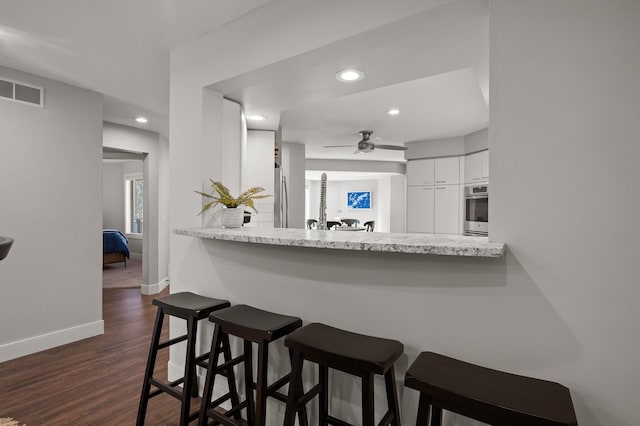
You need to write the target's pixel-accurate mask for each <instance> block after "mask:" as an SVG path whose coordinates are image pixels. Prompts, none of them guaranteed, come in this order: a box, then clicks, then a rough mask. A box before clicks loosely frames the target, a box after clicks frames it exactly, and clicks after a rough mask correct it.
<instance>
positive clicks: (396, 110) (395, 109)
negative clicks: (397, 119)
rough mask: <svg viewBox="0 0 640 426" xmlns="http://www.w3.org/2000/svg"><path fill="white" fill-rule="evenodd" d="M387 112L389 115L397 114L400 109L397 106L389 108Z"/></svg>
mask: <svg viewBox="0 0 640 426" xmlns="http://www.w3.org/2000/svg"><path fill="white" fill-rule="evenodd" d="M387 114H389V115H398V114H400V110H399V109H398V108H391V109H390V110H389V111H387Z"/></svg>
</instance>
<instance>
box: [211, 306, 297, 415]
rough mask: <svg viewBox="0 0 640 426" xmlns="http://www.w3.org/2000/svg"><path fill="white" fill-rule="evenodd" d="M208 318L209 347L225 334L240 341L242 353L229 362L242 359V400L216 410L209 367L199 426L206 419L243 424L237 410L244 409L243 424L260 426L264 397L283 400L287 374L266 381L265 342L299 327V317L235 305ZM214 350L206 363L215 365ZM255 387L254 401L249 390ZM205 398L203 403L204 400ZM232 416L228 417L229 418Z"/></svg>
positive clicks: (215, 354)
mask: <svg viewBox="0 0 640 426" xmlns="http://www.w3.org/2000/svg"><path fill="white" fill-rule="evenodd" d="M209 321H211V322H213V323H215V324H216V327H215V331H214V336H213V341H212V343H211V346H212V348H215V347H217V346H219V345H220V344H221V342H222V341H223V339H225V338H228V336H229V335H231V336H236V337H239V338H241V339H243V340H244V353H243V354H242V355H240V356H238V357H236V358H234V359H232V360H231V361H230V362H229V364H233V365H235V364H238V363H240V362H244V376H245V389H246V399H245V400H244V401H242V402H238V403H236V404H232V407H231V408H230V409H229V410H226V412H221V411H220V409H216V408H217V407H218V406H219V405H220V403H221V401H220V400H215V401H211V396H212V393H213V384H214V382H215V376H216V374H217V370H216V369H214V368H209V369H208V370H207V379H206V381H205V387H204V392H203V396H202V401H203V402H202V405H201V409H200V419H199V424H200V425H206V424H207V423H208V419H210V418H211V419H213V420H214V422H218V423H221V424H223V425H239V424H242V425H244V422H243V421H242V420H241V419H240V411H241V410H242V409H245V408H246V410H247V416H246V423H247V424H249V425H258V426H264V424H265V422H266V402H267V397H273V398H275V399H277V400H279V401H282V402H286V401H287V396H286V395H284V394H282V393H280V392H279V389H280V388H281V387H283V386H284V385H286V384H287V383H289V374H287V375H285V376H284V377H281V378H280V379H278V380H276V381H275V382H274V383H272V384H271V385H268V384H267V369H268V357H269V348H268V345H269V343H271V342H273V341H275V340H277V339H279V338H281V337H283V336H286V335H287V334H289V333H290V332H292V331H293V330H295V329H297V328H299V327H301V326H302V320H301V319H300V318H298V317H292V316H287V315H281V314H277V313H273V312H268V311H263V310H261V309H258V308H254V307H252V306H248V305H236V306H232V307H230V308H226V309H222V310H219V311H215V312H213V313H211V315H209ZM252 343H257V344H258V368H257V372H256V373H257V374H256V381H255V382H254V379H253V366H252V364H253V363H252V359H253V355H252V353H253V347H252ZM217 356H218V353H217V352H216V351H214V350H213V349H212V351H211V352H210V358H209V365H217ZM298 385H300V384H298ZM254 389H255V390H256V398H255V402H254V399H253V390H254ZM205 401H206V403H205ZM232 416H233V417H234V418H235V419H232V418H231V417H232ZM299 416H300V418H299V421H300V424H301V425H304V426H306V424H307V417H306V411H303V410H301V411H300V412H299Z"/></svg>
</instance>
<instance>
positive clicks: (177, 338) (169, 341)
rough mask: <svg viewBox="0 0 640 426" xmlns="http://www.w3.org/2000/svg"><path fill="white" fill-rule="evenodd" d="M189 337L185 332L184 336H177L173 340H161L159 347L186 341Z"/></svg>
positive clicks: (162, 347)
mask: <svg viewBox="0 0 640 426" xmlns="http://www.w3.org/2000/svg"><path fill="white" fill-rule="evenodd" d="M188 338H189V336H188V335H186V334H185V335H184V336H179V337H175V338H173V339H171V340H167V341H166V342H160V343H158V349H164V348H167V347H169V346H171V345H175V344H176V343H180V342H184V341H185V340H187V339H188Z"/></svg>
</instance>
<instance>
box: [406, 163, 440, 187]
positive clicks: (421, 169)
mask: <svg viewBox="0 0 640 426" xmlns="http://www.w3.org/2000/svg"><path fill="white" fill-rule="evenodd" d="M434 167H435V164H434V160H433V159H428V160H411V161H409V162H407V185H409V186H414V185H433V184H434V183H435V182H434V176H435V175H434Z"/></svg>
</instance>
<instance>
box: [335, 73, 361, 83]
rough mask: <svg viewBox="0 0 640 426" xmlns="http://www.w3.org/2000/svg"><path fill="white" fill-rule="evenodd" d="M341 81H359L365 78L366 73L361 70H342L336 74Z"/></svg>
mask: <svg viewBox="0 0 640 426" xmlns="http://www.w3.org/2000/svg"><path fill="white" fill-rule="evenodd" d="M336 78H337V79H338V80H339V81H349V82H351V81H358V80H362V79H363V78H364V72H362V71H360V70H342V71H338V72H337V73H336Z"/></svg>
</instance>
